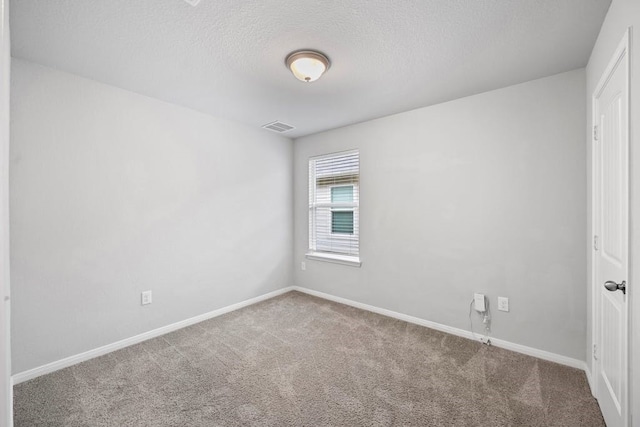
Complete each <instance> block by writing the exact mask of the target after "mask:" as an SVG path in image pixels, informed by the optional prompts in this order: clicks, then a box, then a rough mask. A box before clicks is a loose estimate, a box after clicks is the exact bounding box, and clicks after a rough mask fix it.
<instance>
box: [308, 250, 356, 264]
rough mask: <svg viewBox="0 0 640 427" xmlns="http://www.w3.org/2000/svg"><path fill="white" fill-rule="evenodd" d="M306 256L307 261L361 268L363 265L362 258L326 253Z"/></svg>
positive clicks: (313, 253) (310, 253) (311, 253)
mask: <svg viewBox="0 0 640 427" xmlns="http://www.w3.org/2000/svg"><path fill="white" fill-rule="evenodd" d="M305 256H306V257H307V259H312V260H315V261H324V262H333V263H336V264H342V265H349V266H351V267H360V266H361V265H362V263H361V262H360V257H357V256H348V255H338V254H329V253H324V252H309V253H307V254H306V255H305Z"/></svg>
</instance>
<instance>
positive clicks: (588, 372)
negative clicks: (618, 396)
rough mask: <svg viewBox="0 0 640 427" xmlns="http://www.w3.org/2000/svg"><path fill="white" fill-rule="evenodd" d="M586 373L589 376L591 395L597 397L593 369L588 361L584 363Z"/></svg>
mask: <svg viewBox="0 0 640 427" xmlns="http://www.w3.org/2000/svg"><path fill="white" fill-rule="evenodd" d="M584 373H585V375H586V376H587V383H589V390H591V395H592V396H593V397H596V389H595V388H594V387H593V376H592V375H593V374H592V373H591V369H589V367H588V366H587V363H586V362H585V364H584Z"/></svg>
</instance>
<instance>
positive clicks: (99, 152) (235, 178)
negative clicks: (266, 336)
mask: <svg viewBox="0 0 640 427" xmlns="http://www.w3.org/2000/svg"><path fill="white" fill-rule="evenodd" d="M12 91H13V96H12V104H11V108H12V111H11V113H12V117H11V124H12V138H11V176H10V183H11V231H12V236H11V268H12V276H11V279H12V288H13V325H12V334H13V337H12V338H13V371H14V373H17V372H22V371H25V370H27V369H30V368H34V367H37V366H40V365H43V364H45V363H48V362H52V361H56V360H59V359H61V358H64V357H66V356H71V355H76V354H78V353H81V352H83V351H87V350H90V349H94V348H96V347H99V346H102V345H105V344H110V343H113V342H115V341H118V340H121V339H124V338H128V337H131V336H134V335H136V334H139V333H142V332H146V331H149V330H152V329H154V328H158V327H161V326H165V325H167V324H171V323H173V322H176V321H180V320H184V319H186V318H189V317H192V316H196V315H199V314H202V313H206V312H208V311H211V310H214V309H216V308H220V307H224V306H227V305H230V304H232V303H236V302H239V301H242V300H246V299H248V298H251V297H255V296H258V295H261V294H265V293H267V292H270V291H273V290H276V289H279V288H282V287H284V286H289V285H291V282H292V278H291V276H292V264H291V260H292V253H291V248H292V227H291V224H292V210H291V206H292V194H291V186H292V184H291V179H292V154H293V147H292V142H291V141H290V140H289V139H287V138H283V137H280V136H278V135H275V134H271V133H268V132H267V131H264V130H261V129H250V128H247V127H244V126H242V125H239V124H235V123H232V122H228V121H224V120H220V119H216V118H213V117H211V116H207V115H205V114H201V113H198V112H195V111H192V110H188V109H185V108H181V107H178V106H175V105H171V104H167V103H164V102H160V101H157V100H154V99H151V98H147V97H144V96H140V95H137V94H134V93H131V92H127V91H124V90H120V89H117V88H114V87H110V86H106V85H103V84H99V83H96V82H94V81H90V80H86V79H82V78H79V77H76V76H73V75H69V74H65V73H61V72H58V71H54V70H51V69H47V68H44V67H41V66H37V65H35V64H31V63H28V62H24V61H20V60H14V62H13V80H12ZM147 289H151V290H153V304H151V305H149V306H144V307H143V306H141V305H140V292H141V291H144V290H147Z"/></svg>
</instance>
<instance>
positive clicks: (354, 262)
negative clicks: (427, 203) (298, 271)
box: [305, 149, 362, 267]
mask: <svg viewBox="0 0 640 427" xmlns="http://www.w3.org/2000/svg"><path fill="white" fill-rule="evenodd" d="M350 154H357V155H358V169H357V174H355V176H356V178H355V181H354V182H346V183H336V184H333V185H329V186H328V189H329V190H328V191H329V194H330V199H329V200H333V188H336V187H351V188H352V201H351V202H333V201H331V202H329V203H326V202H318V201H317V199H316V197H317V195H318V193H317V192H318V178H317V177H316V173H317V163H313V166H312V162H317V161H319V160H323V159H330V158H336V157H341V156H348V155H350ZM312 168H313V169H312ZM308 174H309V175H308V177H307V178H308V191H309V194H308V196H309V197H308V201H309V206H308V207H309V216H308V231H309V235H308V242H307V243H308V245H307V253H306V254H305V257H306V258H307V259H311V260H317V261H327V262H333V263H338V264H343V265H349V266H354V267H360V266H361V265H362V263H361V261H360V230H359V225H358V224H359V222H360V219H359V217H360V196H359V195H360V152H359V150H358V149H353V150H347V151H341V152H335V153H328V154H324V155H320V156H313V157H310V158H309V159H308ZM312 174H313V175H312ZM336 176H339V175H338V174H336ZM312 180H313V184H312ZM341 204H343V206H340V205H341ZM336 205H338V206H336ZM327 207H328V208H329V209H330V210H329V212H331V215H329V224H328V229H329V233H327V234H328V235H330V236H335V238H336V239H340V238H351V239H353V238H354V237H355V239H357V240H356V242H357V253H356V254H348V253H343V252H332V251H326V250H318V249H317V247H318V246H317V245H318V235H317V227H318V223H317V221H318V218H317V212H318V208H327ZM334 209H339V210H340V211H350V212H353V233H334V232H333V227H332V225H333V224H332V222H333V212H334ZM312 233H313V234H312ZM314 244H315V247H314Z"/></svg>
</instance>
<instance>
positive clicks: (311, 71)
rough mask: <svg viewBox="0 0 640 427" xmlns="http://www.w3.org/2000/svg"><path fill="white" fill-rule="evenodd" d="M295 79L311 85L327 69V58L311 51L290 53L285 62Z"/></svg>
mask: <svg viewBox="0 0 640 427" xmlns="http://www.w3.org/2000/svg"><path fill="white" fill-rule="evenodd" d="M285 63H286V64H287V67H288V68H289V69H290V70H291V72H292V73H293V75H294V76H296V79H298V80H300V81H302V82H306V83H311V82H314V81H316V80H318V79H319V78H320V76H322V75H323V74H324V72H325V71H327V70H328V69H329V66H330V65H331V63H330V62H329V58H327V57H326V56H325V55H323V54H322V53H320V52H316V51H313V50H299V51H296V52H292V53H290V54H289V56H287V60H286V61H285Z"/></svg>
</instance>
